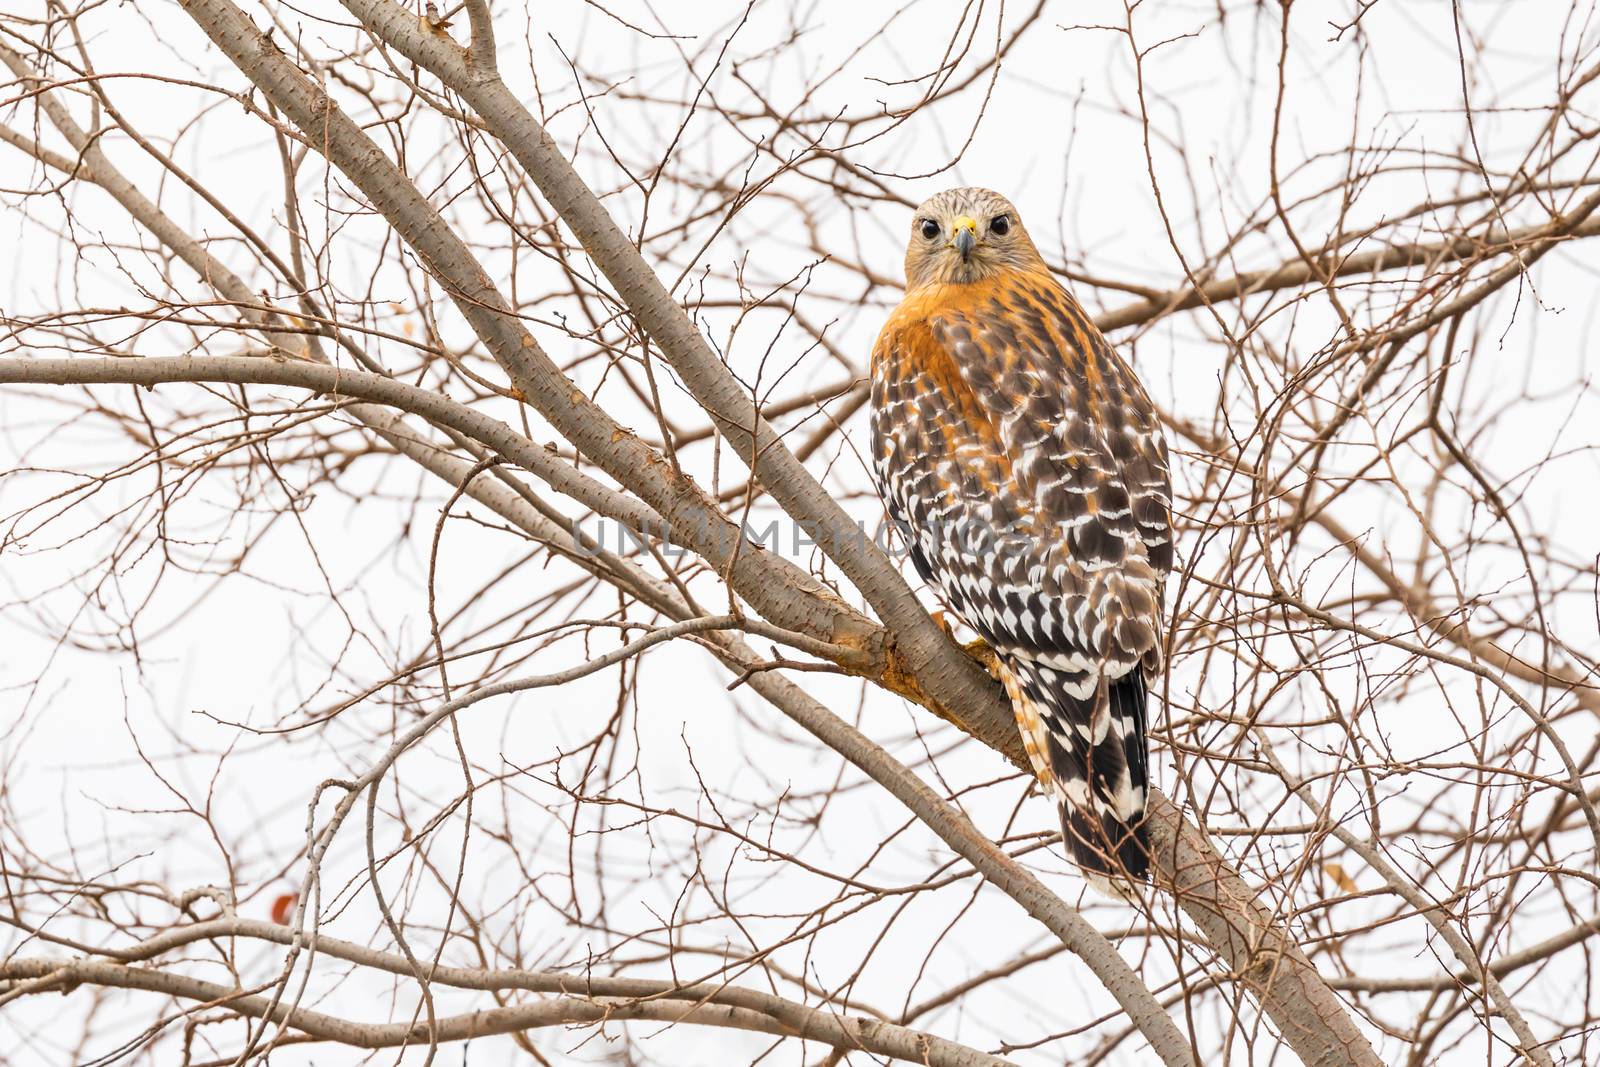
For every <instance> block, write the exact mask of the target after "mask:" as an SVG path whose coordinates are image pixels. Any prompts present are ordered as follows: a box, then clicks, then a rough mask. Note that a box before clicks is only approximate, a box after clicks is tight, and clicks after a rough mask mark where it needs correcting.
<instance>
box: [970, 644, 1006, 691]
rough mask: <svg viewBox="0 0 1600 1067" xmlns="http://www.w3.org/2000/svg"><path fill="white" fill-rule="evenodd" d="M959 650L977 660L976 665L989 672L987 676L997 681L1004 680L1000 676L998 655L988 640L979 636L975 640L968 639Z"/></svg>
mask: <svg viewBox="0 0 1600 1067" xmlns="http://www.w3.org/2000/svg"><path fill="white" fill-rule="evenodd" d="M961 651H963V652H965V653H966V654H967V655H969V656H971V657H972V658H973V659H975V660H977V661H978V666H980V667H982V668H983V669H984V670H986V671H988V672H989V677H991V678H993V679H994V680H995V681H997V682H1003V681H1005V679H1004V678H1002V677H1001V676H1000V669H1001V668H1000V657H999V656H998V655H997V654H996V653H995V650H994V649H992V648H990V647H989V642H987V641H985V640H984V639H983V638H981V637H980V638H978V639H977V640H976V641H968V642H967V643H966V644H964V645H962V646H961Z"/></svg>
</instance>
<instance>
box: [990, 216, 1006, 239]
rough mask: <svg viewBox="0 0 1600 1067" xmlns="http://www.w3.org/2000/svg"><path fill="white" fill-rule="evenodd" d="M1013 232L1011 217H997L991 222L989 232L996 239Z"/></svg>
mask: <svg viewBox="0 0 1600 1067" xmlns="http://www.w3.org/2000/svg"><path fill="white" fill-rule="evenodd" d="M1010 230H1011V216H1010V215H996V216H995V217H994V218H993V219H991V220H990V222H989V232H990V233H992V234H994V235H995V236H996V237H1004V236H1005V235H1006V234H1007V233H1008V232H1009V231H1010Z"/></svg>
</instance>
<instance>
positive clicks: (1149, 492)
mask: <svg viewBox="0 0 1600 1067" xmlns="http://www.w3.org/2000/svg"><path fill="white" fill-rule="evenodd" d="M872 455H873V464H874V467H875V473H876V475H877V479H878V484H879V488H880V490H881V492H882V495H883V497H884V500H885V501H886V503H887V505H888V509H889V513H890V517H891V519H892V520H893V521H894V522H895V524H896V525H898V526H899V527H900V528H901V529H902V530H903V531H904V532H905V534H906V541H907V544H908V546H909V548H910V554H911V559H912V561H913V562H914V563H915V565H916V568H917V571H918V572H919V573H920V574H921V575H922V577H923V579H924V580H925V581H927V582H929V583H931V584H933V585H935V586H936V587H937V589H938V590H939V591H940V592H941V593H942V594H943V597H944V599H945V601H946V602H947V604H948V605H949V607H950V608H951V609H953V610H954V612H955V613H956V614H957V615H959V616H960V617H961V618H962V619H963V620H964V621H965V622H966V623H967V624H968V625H969V626H971V627H972V628H973V629H974V630H976V631H977V632H978V634H979V635H980V636H981V637H982V638H983V641H984V643H985V644H986V645H987V646H988V651H990V652H992V655H987V656H986V657H985V658H986V659H987V660H988V662H989V664H990V667H991V670H993V671H994V673H995V674H996V675H997V676H998V677H999V679H1000V681H1001V682H1002V683H1003V684H1004V685H1005V688H1006V693H1007V695H1008V696H1009V697H1010V700H1011V706H1012V708H1013V710H1014V711H1015V713H1016V717H1017V726H1018V728H1019V729H1020V731H1021V733H1022V739H1023V742H1024V745H1025V747H1026V749H1027V752H1028V758H1029V760H1030V762H1031V763H1032V765H1033V769H1034V772H1035V773H1036V774H1037V776H1038V778H1039V782H1040V783H1041V785H1042V786H1043V787H1044V788H1045V790H1046V791H1047V792H1049V793H1052V794H1054V796H1055V797H1056V799H1057V801H1058V802H1059V804H1060V808H1061V828H1062V833H1063V835H1064V837H1065V840H1066V844H1067V848H1068V850H1069V851H1070V853H1071V854H1072V858H1073V860H1074V861H1075V862H1076V863H1077V865H1078V867H1079V869H1080V870H1081V871H1082V872H1083V873H1084V875H1085V876H1086V877H1087V878H1088V880H1089V881H1090V883H1091V884H1092V885H1094V886H1095V887H1096V888H1098V889H1100V890H1102V891H1104V892H1110V893H1115V894H1116V895H1126V893H1127V889H1128V888H1129V886H1128V882H1127V880H1128V879H1134V880H1143V879H1144V878H1145V877H1146V869H1147V867H1148V864H1149V848H1148V843H1147V837H1146V832H1145V828H1144V822H1143V816H1144V808H1145V795H1146V786H1147V782H1148V777H1149V771H1148V745H1147V743H1146V740H1145V722H1146V718H1145V715H1146V710H1145V706H1146V703H1147V696H1148V692H1149V689H1150V687H1151V685H1152V684H1153V683H1154V681H1155V678H1156V677H1157V675H1158V674H1159V673H1160V670H1161V660H1162V646H1161V635H1162V622H1161V613H1162V600H1163V585H1164V583H1165V581H1166V576H1167V573H1168V572H1169V571H1170V570H1171V569H1172V523H1171V514H1170V501H1171V495H1172V491H1171V479H1170V477H1169V475H1168V472H1167V444H1166V439H1165V436H1164V435H1163V433H1162V431H1161V426H1160V424H1159V423H1158V422H1157V419H1156V415H1155V411H1154V408H1153V405H1152V404H1151V402H1150V398H1149V396H1148V395H1147V394H1146V393H1145V391H1144V389H1143V387H1141V386H1140V384H1139V381H1138V379H1137V378H1135V377H1134V374H1133V371H1132V370H1130V369H1129V368H1128V365H1127V364H1126V363H1124V362H1123V361H1122V360H1121V359H1120V358H1118V356H1117V354H1116V353H1115V352H1113V351H1112V350H1111V346H1110V345H1109V344H1107V342H1106V339H1105V338H1104V337H1103V336H1102V335H1101V333H1100V331H1099V330H1098V329H1097V328H1096V327H1095V325H1094V323H1092V322H1090V321H1089V317H1088V316H1087V315H1086V314H1084V311H1083V308H1082V307H1080V306H1079V305H1078V302H1077V301H1076V300H1074V299H1073V297H1072V294H1071V293H1069V292H1067V290H1066V289H1065V288H1063V287H1062V286H1061V284H1060V283H1059V282H1057V281H1056V279H1055V278H1054V276H1053V275H1052V274H1051V273H1050V270H1049V268H1048V267H1047V266H1046V265H1045V262H1044V259H1043V258H1042V257H1041V256H1040V255H1039V250H1038V249H1037V248H1035V247H1034V244H1033V241H1032V240H1030V239H1029V237H1028V231H1027V229H1026V228H1025V227H1024V226H1023V224H1022V219H1021V217H1020V216H1019V215H1018V214H1017V209H1016V208H1014V207H1012V206H1011V203H1010V202H1009V201H1007V200H1006V199H1005V197H1003V196H1001V195H1000V194H998V193H995V192H991V191H990V190H988V189H951V190H948V191H946V192H943V193H940V194H939V195H937V196H935V197H933V198H932V199H930V200H928V201H927V202H926V203H924V204H923V205H922V206H921V207H920V208H918V209H917V213H916V216H915V218H914V220H913V221H912V224H911V241H910V247H909V248H908V249H907V251H906V294H905V298H904V299H903V300H902V301H901V303H900V305H899V307H897V308H896V309H895V310H894V313H893V314H892V315H890V316H889V321H888V322H887V323H886V324H885V325H884V327H883V332H882V333H881V334H879V336H878V341H877V344H876V345H875V346H874V347H873V351H872ZM1112 879H1117V880H1118V881H1117V882H1115V883H1114V882H1113V881H1112Z"/></svg>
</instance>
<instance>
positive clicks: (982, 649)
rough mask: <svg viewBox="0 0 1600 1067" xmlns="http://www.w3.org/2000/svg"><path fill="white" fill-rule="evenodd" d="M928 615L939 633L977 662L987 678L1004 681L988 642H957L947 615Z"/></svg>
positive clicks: (940, 613)
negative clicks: (986, 674) (985, 672)
mask: <svg viewBox="0 0 1600 1067" xmlns="http://www.w3.org/2000/svg"><path fill="white" fill-rule="evenodd" d="M929 615H930V616H931V617H932V618H933V624H934V625H935V626H937V627H938V628H939V631H940V632H941V633H943V634H944V635H945V636H946V637H948V638H949V639H950V640H951V642H952V643H954V644H958V645H960V646H961V651H963V652H965V653H966V654H967V655H969V656H971V657H972V658H973V659H975V660H977V661H978V666H980V667H982V668H983V669H984V670H985V671H987V672H989V677H991V678H993V679H994V680H995V681H997V682H1001V681H1004V680H1005V679H1003V678H1001V676H1000V657H999V655H998V654H997V653H996V652H995V650H994V649H992V648H990V647H989V642H987V641H985V640H984V639H983V638H981V637H980V638H978V639H977V640H976V641H957V640H956V631H955V627H953V626H951V625H950V616H949V615H948V614H947V613H945V612H943V611H933V612H929Z"/></svg>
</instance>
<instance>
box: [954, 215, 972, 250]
mask: <svg viewBox="0 0 1600 1067" xmlns="http://www.w3.org/2000/svg"><path fill="white" fill-rule="evenodd" d="M977 242H978V220H977V219H975V218H973V217H972V216H971V215H962V216H961V217H960V218H959V219H956V221H955V225H954V226H953V227H952V229H951V243H952V244H954V245H955V248H956V251H957V252H960V253H961V258H962V259H970V258H972V246H973V245H975V244H977Z"/></svg>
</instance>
